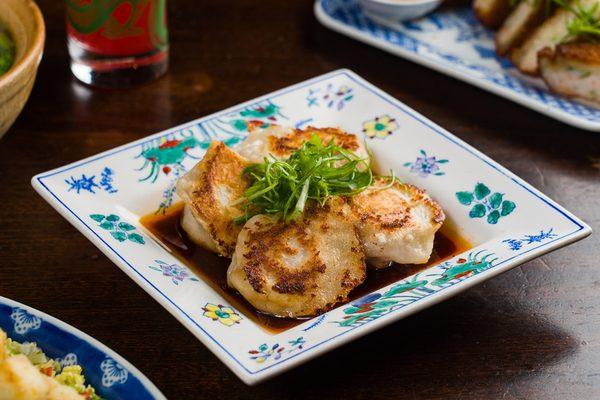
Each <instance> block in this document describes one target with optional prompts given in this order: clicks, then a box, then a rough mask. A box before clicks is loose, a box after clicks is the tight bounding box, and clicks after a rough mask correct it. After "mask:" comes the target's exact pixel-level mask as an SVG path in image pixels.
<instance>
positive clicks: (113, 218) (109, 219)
mask: <svg viewBox="0 0 600 400" xmlns="http://www.w3.org/2000/svg"><path fill="white" fill-rule="evenodd" d="M120 219H121V218H119V216H118V215H115V214H110V215H109V216H108V217H106V220H107V221H111V222H117V221H118V220H120Z"/></svg>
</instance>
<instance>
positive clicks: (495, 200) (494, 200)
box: [490, 192, 504, 208]
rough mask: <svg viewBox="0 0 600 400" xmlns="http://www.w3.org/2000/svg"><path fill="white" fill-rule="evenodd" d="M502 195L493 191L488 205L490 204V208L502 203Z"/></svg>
mask: <svg viewBox="0 0 600 400" xmlns="http://www.w3.org/2000/svg"><path fill="white" fill-rule="evenodd" d="M503 196H504V195H503V194H502V193H497V192H496V193H494V194H493V195H491V196H490V206H492V208H499V207H500V204H502V197H503Z"/></svg>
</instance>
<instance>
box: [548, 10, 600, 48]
mask: <svg viewBox="0 0 600 400" xmlns="http://www.w3.org/2000/svg"><path fill="white" fill-rule="evenodd" d="M554 2H555V3H556V4H558V5H559V6H560V7H562V8H564V9H566V10H568V11H570V12H571V13H572V14H573V15H574V18H573V19H571V20H570V21H569V22H567V31H568V32H569V33H568V34H567V36H566V37H565V38H564V39H563V40H562V41H563V42H572V41H575V40H577V39H581V40H584V41H588V42H598V41H600V18H599V17H600V8H599V7H600V4H599V3H595V4H594V5H593V6H591V7H589V8H585V7H583V6H582V5H581V4H580V3H579V2H578V1H574V2H573V3H568V2H566V1H564V0H554Z"/></svg>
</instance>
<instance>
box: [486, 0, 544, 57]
mask: <svg viewBox="0 0 600 400" xmlns="http://www.w3.org/2000/svg"><path fill="white" fill-rule="evenodd" d="M544 16H545V13H544V1H542V0H522V1H521V2H520V3H519V4H518V5H517V6H516V7H515V8H514V9H513V10H512V12H511V13H510V15H509V16H508V18H506V20H505V21H504V23H503V24H502V26H501V27H500V29H499V30H498V32H497V33H496V52H497V53H498V54H499V55H501V56H503V55H506V54H507V53H508V52H509V51H510V50H511V49H513V48H514V47H516V46H519V45H520V44H521V43H522V42H523V41H524V40H525V38H526V37H527V35H528V34H529V33H530V32H531V30H532V29H533V28H535V27H536V26H538V25H539V24H541V23H542V21H543V20H544Z"/></svg>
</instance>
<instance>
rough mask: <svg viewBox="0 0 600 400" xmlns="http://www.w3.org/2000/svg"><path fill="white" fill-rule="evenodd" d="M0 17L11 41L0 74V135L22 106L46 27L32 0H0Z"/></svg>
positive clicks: (38, 56) (37, 61)
mask: <svg viewBox="0 0 600 400" xmlns="http://www.w3.org/2000/svg"><path fill="white" fill-rule="evenodd" d="M0 20H2V23H3V24H5V25H6V27H7V28H8V30H9V32H10V33H11V35H12V38H13V39H14V42H15V49H16V55H15V60H14V63H13V65H12V67H11V68H10V69H9V70H8V71H7V72H6V73H5V74H3V75H1V76H0V138H1V137H2V135H4V134H5V133H6V131H7V130H8V129H9V128H10V127H11V125H12V124H13V123H14V122H15V119H17V117H18V116H19V114H20V113H21V110H22V109H23V107H24V106H25V103H26V102H27V99H28V98H29V93H31V89H32V87H33V83H34V82H35V76H36V74H37V69H38V66H39V64H40V61H41V60H42V53H43V51H44V41H45V40H46V29H45V26H44V18H43V17H42V13H41V11H40V9H39V8H38V6H37V4H35V2H34V1H32V0H0Z"/></svg>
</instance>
